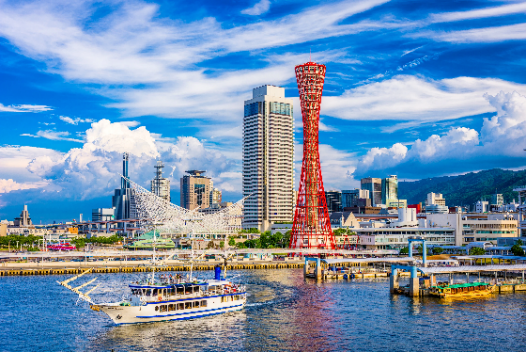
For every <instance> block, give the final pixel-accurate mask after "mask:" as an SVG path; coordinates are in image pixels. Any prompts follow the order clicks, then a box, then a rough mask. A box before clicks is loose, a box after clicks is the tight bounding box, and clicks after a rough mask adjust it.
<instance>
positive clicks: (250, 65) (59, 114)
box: [0, 0, 526, 222]
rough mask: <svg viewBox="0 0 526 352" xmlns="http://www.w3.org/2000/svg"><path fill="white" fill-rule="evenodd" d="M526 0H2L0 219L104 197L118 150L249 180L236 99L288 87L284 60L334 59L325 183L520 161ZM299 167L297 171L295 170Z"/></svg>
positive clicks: (236, 193) (90, 203) (70, 209)
mask: <svg viewBox="0 0 526 352" xmlns="http://www.w3.org/2000/svg"><path fill="white" fill-rule="evenodd" d="M525 19H526V3H523V2H514V1H387V0H364V1H311V2H309V1H287V0H282V1H279V2H278V1H270V0H261V1H220V2H217V1H199V2H191V3H189V2H183V1H106V2H98V1H74V2H71V1H65V0H64V1H61V0H57V1H23V0H22V1H21V0H18V1H6V0H0V121H1V122H2V132H3V133H2V134H1V136H2V141H1V142H0V219H9V220H12V219H13V218H14V217H15V216H17V215H18V213H19V212H20V210H21V208H22V205H23V204H24V203H26V204H28V205H29V210H30V213H31V215H32V216H33V218H34V219H35V220H36V221H37V222H40V221H44V222H47V221H52V220H57V221H64V220H71V219H73V218H78V214H79V213H83V214H84V217H85V218H90V213H91V208H93V207H107V206H110V197H109V196H110V195H111V192H112V190H113V189H114V188H115V187H117V186H118V185H119V180H118V177H119V176H118V172H119V171H120V159H121V154H122V152H124V151H128V152H130V153H131V164H130V172H131V176H132V178H133V179H135V180H136V181H137V182H138V183H140V184H141V185H143V186H145V187H146V186H147V185H148V180H149V179H151V177H152V176H153V165H154V163H155V160H157V159H162V160H163V161H164V162H165V165H166V169H165V174H166V175H167V176H168V177H170V178H171V179H172V196H173V198H174V201H175V203H178V202H179V178H180V177H181V175H182V174H183V172H184V170H186V169H190V168H198V169H206V170H208V174H209V175H210V176H212V177H213V180H214V183H215V185H216V186H217V187H218V188H220V189H222V190H223V191H224V199H225V200H237V199H239V198H240V197H241V173H240V171H241V142H242V140H241V138H242V126H241V123H242V114H243V101H244V100H247V99H250V98H251V90H252V88H254V87H257V86H260V85H263V84H274V85H280V86H283V87H285V88H286V95H287V96H289V97H293V98H294V99H295V107H296V109H295V120H296V136H295V137H296V143H297V145H296V164H297V167H296V169H297V175H299V171H300V169H299V168H300V161H301V143H302V129H301V112H300V109H299V104H298V100H297V87H296V82H295V77H294V66H295V65H297V64H301V63H303V62H306V61H308V59H309V53H310V52H312V60H313V61H316V62H320V63H323V64H325V65H326V66H327V77H326V81H325V90H324V98H323V102H322V111H321V122H322V125H321V131H320V153H321V158H322V170H323V174H324V181H325V188H326V189H348V188H354V187H356V186H358V182H359V179H360V178H361V177H363V176H376V177H384V176H385V175H387V174H392V173H395V174H398V175H399V177H400V178H402V179H407V180H416V179H421V178H426V177H433V176H441V175H455V174H461V173H465V172H470V171H477V170H482V169H488V168H493V167H501V168H507V169H521V168H524V166H525V164H526V162H525V159H524V157H525V155H524V152H523V149H524V147H525V145H526V143H525V142H526V70H524V69H523V68H524V66H525V63H526V62H525V61H526V59H524V58H525V57H526V55H525V54H526V46H525V40H526V21H525ZM296 178H297V177H296Z"/></svg>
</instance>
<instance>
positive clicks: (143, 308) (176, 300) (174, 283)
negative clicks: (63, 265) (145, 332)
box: [60, 268, 247, 325]
mask: <svg viewBox="0 0 526 352" xmlns="http://www.w3.org/2000/svg"><path fill="white" fill-rule="evenodd" d="M217 269H219V270H217ZM89 271H91V270H87V271H85V272H84V273H82V274H80V275H78V276H75V277H73V278H71V279H68V280H65V281H63V282H60V284H61V285H62V286H64V287H66V288H68V289H70V290H72V291H73V292H75V293H78V294H79V297H80V298H81V299H83V300H85V301H87V302H88V303H89V305H90V308H91V309H92V310H94V311H98V312H103V313H105V314H107V315H108V316H109V317H110V319H111V320H113V322H114V323H115V324H118V325H121V324H137V323H152V322H159V321H168V320H188V319H196V318H201V317H206V316H211V315H217V314H222V313H228V312H233V311H237V310H241V309H243V308H244V307H245V305H246V301H247V299H246V289H245V287H244V286H242V285H236V284H234V283H232V282H230V281H228V280H224V279H222V278H221V274H220V273H221V271H220V268H216V277H215V278H214V279H212V280H203V281H199V280H183V279H182V278H181V277H180V276H177V275H176V276H173V277H172V276H166V275H163V276H162V277H161V280H158V281H157V280H156V281H151V280H148V281H146V282H144V283H140V282H135V283H133V284H130V285H129V288H130V289H131V295H130V296H129V297H128V298H125V299H123V300H121V301H118V302H113V303H95V302H93V301H92V299H91V297H90V296H89V294H90V293H91V292H92V291H93V290H94V289H95V288H96V287H95V288H93V289H92V290H90V291H88V292H86V293H82V292H81V291H80V288H82V287H85V286H86V285H88V284H90V283H92V282H93V281H95V280H92V281H89V282H88V283H86V284H83V285H80V286H79V287H71V286H70V285H69V282H71V281H73V280H75V279H77V278H79V277H80V276H82V275H84V274H87V273H88V272H89Z"/></svg>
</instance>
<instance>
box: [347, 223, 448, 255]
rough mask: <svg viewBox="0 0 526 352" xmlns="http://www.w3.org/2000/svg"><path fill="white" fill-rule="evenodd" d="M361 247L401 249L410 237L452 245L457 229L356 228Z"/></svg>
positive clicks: (428, 242)
mask: <svg viewBox="0 0 526 352" xmlns="http://www.w3.org/2000/svg"><path fill="white" fill-rule="evenodd" d="M355 231H356V234H357V235H358V236H359V238H360V239H359V244H358V248H360V249H372V250H376V249H401V248H404V247H407V246H408V240H409V239H410V238H415V237H418V238H423V239H425V240H426V241H427V245H428V246H451V245H454V244H455V230H454V229H453V228H450V227H436V228H426V227H406V228H404V227H400V228H387V227H382V228H362V229H356V230H355Z"/></svg>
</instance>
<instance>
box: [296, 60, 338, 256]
mask: <svg viewBox="0 0 526 352" xmlns="http://www.w3.org/2000/svg"><path fill="white" fill-rule="evenodd" d="M325 70H326V68H325V65H321V64H317V63H314V62H307V63H305V64H303V65H298V66H296V80H297V82H298V90H299V96H300V101H301V115H302V119H303V161H302V165H301V178H300V187H299V192H298V200H297V203H296V212H295V214H294V223H293V225H292V234H291V236H290V245H289V246H290V248H305V249H310V248H313V249H335V241H334V235H333V233H332V229H331V222H330V219H329V212H328V210H327V202H326V200H325V190H324V188H323V179H322V177H321V166H320V152H319V143H318V131H319V121H320V105H321V96H322V92H323V83H324V80H325Z"/></svg>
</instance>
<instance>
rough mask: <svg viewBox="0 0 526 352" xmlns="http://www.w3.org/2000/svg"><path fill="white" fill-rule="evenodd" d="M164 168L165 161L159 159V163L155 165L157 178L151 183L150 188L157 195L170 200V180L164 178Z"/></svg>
mask: <svg viewBox="0 0 526 352" xmlns="http://www.w3.org/2000/svg"><path fill="white" fill-rule="evenodd" d="M163 168H164V164H163V162H162V161H157V164H156V165H155V178H154V179H153V180H152V182H151V184H150V190H151V191H152V193H154V194H155V195H156V196H157V197H161V198H163V199H166V200H167V201H170V180H169V179H167V178H163Z"/></svg>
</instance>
